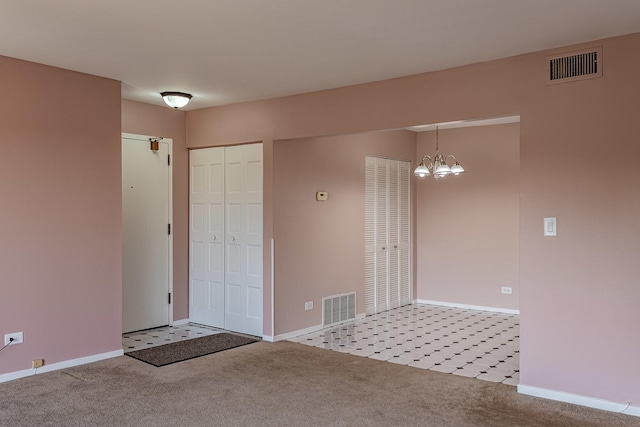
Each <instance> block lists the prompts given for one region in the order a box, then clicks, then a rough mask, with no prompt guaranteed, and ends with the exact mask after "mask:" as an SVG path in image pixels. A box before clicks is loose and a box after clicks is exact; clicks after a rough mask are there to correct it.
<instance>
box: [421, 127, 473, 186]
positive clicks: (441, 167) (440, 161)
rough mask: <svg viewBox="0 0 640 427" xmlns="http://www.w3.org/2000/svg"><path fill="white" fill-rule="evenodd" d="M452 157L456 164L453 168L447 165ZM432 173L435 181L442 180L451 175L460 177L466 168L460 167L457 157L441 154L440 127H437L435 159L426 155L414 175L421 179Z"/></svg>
mask: <svg viewBox="0 0 640 427" xmlns="http://www.w3.org/2000/svg"><path fill="white" fill-rule="evenodd" d="M450 157H451V158H452V159H453V162H454V163H453V164H452V165H451V166H449V165H448V164H447V160H448V159H449V158H450ZM426 159H429V164H428V165H425V164H424V161H425V160H426ZM431 173H433V177H434V178H435V179H441V178H444V177H447V176H449V175H460V174H461V173H464V168H463V167H462V166H460V163H458V161H457V160H456V156H454V155H453V154H447V155H446V156H445V155H443V154H440V149H439V147H438V126H436V153H435V154H434V155H433V158H431V156H427V155H426V154H425V155H424V156H423V157H422V160H420V164H419V165H418V167H417V168H416V170H415V171H413V174H414V175H415V176H419V177H420V178H423V177H425V176H429V175H430V174H431Z"/></svg>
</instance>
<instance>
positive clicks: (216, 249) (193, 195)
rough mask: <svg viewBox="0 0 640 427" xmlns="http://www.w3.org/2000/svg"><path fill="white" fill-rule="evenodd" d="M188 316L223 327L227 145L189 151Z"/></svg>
mask: <svg viewBox="0 0 640 427" xmlns="http://www.w3.org/2000/svg"><path fill="white" fill-rule="evenodd" d="M189 163H190V177H189V183H190V187H191V188H190V190H191V191H190V195H189V196H190V198H189V200H190V207H189V214H190V219H189V242H190V249H189V281H190V283H189V319H190V320H191V321H192V322H196V323H201V324H203V325H209V326H214V327H217V328H224V188H225V183H224V148H207V149H203V150H192V151H190V152H189Z"/></svg>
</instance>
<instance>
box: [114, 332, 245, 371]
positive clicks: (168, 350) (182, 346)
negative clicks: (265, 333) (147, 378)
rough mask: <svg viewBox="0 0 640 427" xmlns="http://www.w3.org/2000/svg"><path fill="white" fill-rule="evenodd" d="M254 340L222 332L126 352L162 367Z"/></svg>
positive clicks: (130, 355) (135, 357) (128, 354)
mask: <svg viewBox="0 0 640 427" xmlns="http://www.w3.org/2000/svg"><path fill="white" fill-rule="evenodd" d="M254 342H258V340H257V339H254V338H248V337H245V336H242V335H235V334H229V333H220V334H214V335H207V336H206V337H200V338H195V339H192V340H185V341H178V342H173V343H171V344H164V345H160V346H158V347H151V348H145V349H142V350H136V351H132V352H130V353H125V354H126V355H127V356H129V357H133V358H134V359H138V360H142V361H143V362H146V363H148V364H150V365H153V366H156V367H160V366H165V365H170V364H172V363H176V362H182V361H183V360H188V359H194V358H196V357H200V356H205V355H207V354H211V353H217V352H219V351H223V350H229V349H230V348H235V347H240V346H243V345H247V344H251V343H254Z"/></svg>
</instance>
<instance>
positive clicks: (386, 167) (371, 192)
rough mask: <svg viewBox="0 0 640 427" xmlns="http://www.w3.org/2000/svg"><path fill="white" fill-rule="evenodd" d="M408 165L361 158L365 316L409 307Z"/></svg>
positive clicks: (409, 173) (396, 161)
mask: <svg viewBox="0 0 640 427" xmlns="http://www.w3.org/2000/svg"><path fill="white" fill-rule="evenodd" d="M410 178H411V165H410V163H409V162H405V161H401V160H392V159H383V158H379V157H371V156H367V157H366V158H365V306H366V311H367V314H372V313H379V312H381V311H385V310H389V309H391V308H395V307H399V306H402V305H406V304H409V303H411V262H410V260H411V226H410V224H411V210H410V196H411V192H410V182H411V181H410Z"/></svg>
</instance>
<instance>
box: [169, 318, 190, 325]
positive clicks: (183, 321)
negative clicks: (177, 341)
mask: <svg viewBox="0 0 640 427" xmlns="http://www.w3.org/2000/svg"><path fill="white" fill-rule="evenodd" d="M189 322H190V320H189V319H180V320H174V321H173V323H172V324H171V326H184V325H188V324H189Z"/></svg>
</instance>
